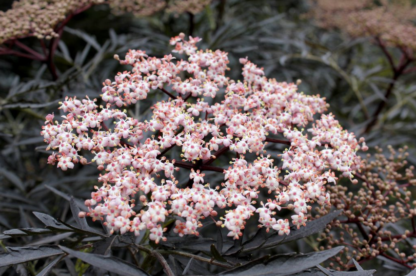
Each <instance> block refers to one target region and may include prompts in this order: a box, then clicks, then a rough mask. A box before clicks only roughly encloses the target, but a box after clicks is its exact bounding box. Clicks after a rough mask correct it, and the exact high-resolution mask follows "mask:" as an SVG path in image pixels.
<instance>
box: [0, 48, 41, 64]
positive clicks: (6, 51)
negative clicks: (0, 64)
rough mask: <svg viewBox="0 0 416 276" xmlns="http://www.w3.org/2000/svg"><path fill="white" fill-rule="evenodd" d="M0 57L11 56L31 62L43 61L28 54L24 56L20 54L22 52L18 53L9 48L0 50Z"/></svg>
mask: <svg viewBox="0 0 416 276" xmlns="http://www.w3.org/2000/svg"><path fill="white" fill-rule="evenodd" d="M1 55H13V56H17V57H23V58H28V59H31V60H40V61H43V60H44V58H43V57H42V59H39V58H38V57H35V56H33V55H30V54H26V53H22V52H18V51H15V50H12V49H9V48H3V47H2V48H0V56H1Z"/></svg>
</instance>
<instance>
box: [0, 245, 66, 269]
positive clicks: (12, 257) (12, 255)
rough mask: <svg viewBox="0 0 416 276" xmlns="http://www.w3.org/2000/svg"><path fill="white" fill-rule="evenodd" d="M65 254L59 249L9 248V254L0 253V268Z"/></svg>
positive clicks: (48, 247) (47, 247)
mask: <svg viewBox="0 0 416 276" xmlns="http://www.w3.org/2000/svg"><path fill="white" fill-rule="evenodd" d="M61 254H63V252H62V250H60V249H59V248H57V247H52V246H43V247H7V252H4V253H0V266H7V265H13V264H20V263H25V262H29V261H33V260H38V259H42V258H46V257H52V256H58V255H61Z"/></svg>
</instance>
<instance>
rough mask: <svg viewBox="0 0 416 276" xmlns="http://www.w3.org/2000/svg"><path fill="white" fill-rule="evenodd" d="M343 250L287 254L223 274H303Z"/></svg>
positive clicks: (277, 275) (251, 275)
mask: <svg viewBox="0 0 416 276" xmlns="http://www.w3.org/2000/svg"><path fill="white" fill-rule="evenodd" d="M342 249H343V247H342V246H339V247H335V248H332V249H329V250H325V251H320V252H312V253H308V254H299V255H294V254H285V255H277V256H274V257H271V258H270V259H269V260H268V261H267V262H266V263H260V264H259V263H258V262H256V264H255V265H254V266H253V265H252V263H251V262H250V263H247V264H245V265H243V266H240V267H238V268H235V269H231V270H228V271H225V272H223V273H222V274H224V275H239V276H243V275H248V276H257V275H258V276H260V275H263V276H266V275H273V276H287V275H291V274H295V273H299V272H302V271H304V270H306V269H309V268H312V267H315V266H317V265H319V264H320V263H322V262H323V261H326V260H327V259H329V258H331V257H333V256H335V255H336V254H338V253H339V252H340V251H341V250H342Z"/></svg>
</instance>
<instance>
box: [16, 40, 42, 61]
mask: <svg viewBox="0 0 416 276" xmlns="http://www.w3.org/2000/svg"><path fill="white" fill-rule="evenodd" d="M14 44H15V45H16V46H17V47H19V48H21V49H23V50H25V51H26V52H28V53H29V54H32V55H33V56H34V57H36V59H37V60H44V59H45V57H44V56H42V55H41V54H40V53H38V52H36V51H35V50H33V49H31V48H30V47H28V46H26V45H25V44H23V43H22V42H20V41H19V40H15V41H14Z"/></svg>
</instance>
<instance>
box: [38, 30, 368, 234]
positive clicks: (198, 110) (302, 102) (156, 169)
mask: <svg viewBox="0 0 416 276" xmlns="http://www.w3.org/2000/svg"><path fill="white" fill-rule="evenodd" d="M198 41H200V39H199V38H192V37H190V38H189V41H186V40H184V35H183V34H181V35H179V36H177V37H174V38H172V39H171V44H172V45H174V46H175V48H174V50H173V53H174V54H178V55H183V54H185V55H186V56H187V59H177V58H175V57H174V56H173V55H171V54H169V55H165V56H164V57H163V58H157V57H149V56H147V55H146V53H145V52H143V51H140V50H130V51H129V52H128V53H127V55H126V57H125V59H124V60H121V61H120V62H121V63H122V64H125V65H131V66H132V70H131V71H125V72H122V73H118V75H117V76H116V77H115V79H114V81H111V80H106V81H105V83H104V87H103V88H102V95H101V96H102V100H103V101H104V102H105V103H104V105H103V106H97V104H96V100H90V99H89V98H86V99H83V100H79V99H76V98H67V99H66V100H65V101H64V102H63V103H62V104H61V109H62V110H63V111H64V112H65V113H66V115H65V116H63V120H62V121H60V122H58V121H54V116H53V115H48V116H47V118H46V119H47V120H46V122H45V126H44V128H43V131H42V135H43V136H44V139H45V141H46V142H47V143H48V144H49V148H51V149H57V150H58V151H59V152H58V153H57V154H53V155H51V156H50V157H49V163H51V164H56V163H57V166H58V167H59V168H61V169H62V170H67V169H71V168H73V167H74V164H75V163H82V164H89V163H90V162H92V163H95V164H96V165H97V167H98V169H99V170H102V174H101V175H100V177H99V181H100V182H102V186H101V187H97V188H96V191H94V192H93V193H92V194H91V199H89V200H87V201H86V205H87V206H88V208H89V211H88V213H81V214H80V215H81V216H84V215H87V216H90V217H92V218H93V219H94V220H104V221H105V224H106V225H107V227H108V229H109V230H110V231H111V232H114V231H119V232H120V233H125V232H127V231H131V232H134V233H135V234H136V235H138V234H139V232H140V231H141V230H145V229H148V230H150V239H152V240H155V241H156V242H159V240H161V239H163V231H164V229H163V223H164V222H165V221H166V220H167V217H168V216H169V215H175V217H176V219H177V220H176V224H175V232H176V233H178V234H179V235H181V236H182V235H188V234H193V235H198V227H200V226H201V220H202V219H204V218H207V217H211V218H212V219H214V220H215V218H216V216H217V210H218V208H219V209H222V208H226V207H228V208H227V211H226V213H225V215H224V216H223V217H222V218H221V220H218V221H217V225H223V226H224V227H226V228H227V229H228V230H229V234H228V236H230V237H233V238H235V239H238V238H239V237H240V236H241V235H242V230H243V229H244V227H245V223H246V221H247V220H248V219H249V218H250V217H251V216H253V215H254V213H258V215H259V223H260V225H259V227H266V228H267V230H269V229H274V230H275V231H278V233H279V234H281V235H283V234H288V233H289V232H290V229H289V221H288V220H285V219H283V218H281V217H279V216H278V211H279V210H281V209H282V208H285V209H290V210H294V212H295V214H294V215H293V216H292V217H291V219H292V220H291V222H292V223H293V224H294V225H296V226H297V227H300V226H301V225H304V224H305V222H306V221H307V215H308V210H310V209H311V207H310V205H311V203H313V202H318V203H319V204H321V205H328V204H329V203H330V198H329V194H328V193H326V192H325V184H326V183H328V182H332V183H335V182H336V181H337V177H336V176H335V172H336V171H338V172H340V173H339V175H341V176H343V177H347V178H350V179H352V178H353V177H354V176H353V173H354V172H355V171H356V170H358V169H359V167H360V165H361V159H360V158H359V157H358V156H357V155H356V151H357V150H359V149H360V148H361V149H363V150H366V148H367V146H366V145H365V143H364V140H363V139H360V141H357V139H356V138H355V137H354V134H352V133H350V132H348V131H346V130H343V129H342V127H341V126H340V125H339V123H338V121H337V120H335V118H334V116H333V115H331V114H328V115H325V114H323V113H324V112H325V111H326V109H327V103H326V102H325V100H324V99H323V98H320V97H319V96H308V95H304V94H303V93H298V92H297V86H296V85H295V84H293V83H291V84H289V83H279V82H277V81H276V80H275V79H268V78H266V77H265V76H264V72H263V70H262V68H259V67H257V66H256V65H255V64H253V63H251V62H250V61H248V60H247V59H245V58H242V59H240V63H241V64H243V69H242V75H243V77H244V78H243V81H234V80H232V79H229V78H227V77H226V74H225V73H226V71H227V69H228V68H227V64H228V62H229V61H228V57H227V53H226V52H222V51H220V50H216V51H212V50H199V49H198V48H197V47H196V43H197V42H198ZM116 58H117V59H119V58H118V56H116ZM154 91H160V93H164V94H165V95H167V96H168V97H169V98H168V100H165V101H160V102H157V103H156V104H154V106H153V107H152V112H153V115H152V118H151V120H149V121H138V120H137V119H135V118H133V117H129V116H128V115H127V114H128V113H127V111H126V110H124V109H123V108H125V107H126V106H128V105H132V104H138V103H137V102H138V101H140V100H144V99H146V98H147V95H148V94H149V93H152V92H154ZM315 114H322V116H320V119H317V118H314V115H315ZM304 128H307V129H304ZM151 134H153V135H151ZM279 135H280V137H281V138H283V137H282V136H284V137H285V138H286V139H279ZM271 136H274V137H271ZM268 143H280V144H285V145H288V146H289V147H288V148H287V149H286V150H284V151H283V152H282V154H281V155H279V157H280V159H281V161H282V166H281V167H277V166H276V165H275V164H274V161H275V160H274V159H273V158H272V156H270V155H268V153H267V147H269V146H268ZM359 143H362V145H361V146H360V145H359ZM175 147H176V148H179V149H180V150H181V152H182V154H181V160H174V159H172V158H169V156H168V153H169V151H172V148H175ZM86 151H90V152H91V153H93V155H94V157H92V158H91V160H88V159H87V158H88V154H86V155H82V152H86ZM225 152H231V153H234V154H235V156H236V157H235V158H233V160H232V161H231V166H229V167H228V168H222V167H217V166H213V165H212V163H213V162H214V161H215V160H217V159H219V158H220V156H221V155H223V154H224V153H225ZM254 154H257V156H256V155H254ZM253 155H254V157H253ZM274 158H277V156H274ZM228 161H230V160H228ZM180 168H182V169H183V170H184V169H187V170H189V182H188V184H187V185H183V186H182V185H178V181H177V180H176V179H175V170H179V169H180ZM203 171H216V172H219V173H223V174H224V182H223V183H208V181H207V180H208V179H206V177H205V175H204V173H203ZM263 190H264V191H266V192H267V191H268V193H269V198H268V200H267V202H264V203H263V202H258V201H259V200H258V194H259V192H261V191H263ZM136 199H139V200H140V202H141V204H143V205H145V206H146V208H144V209H141V211H140V212H139V211H136V210H137V209H135V206H136Z"/></svg>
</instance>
